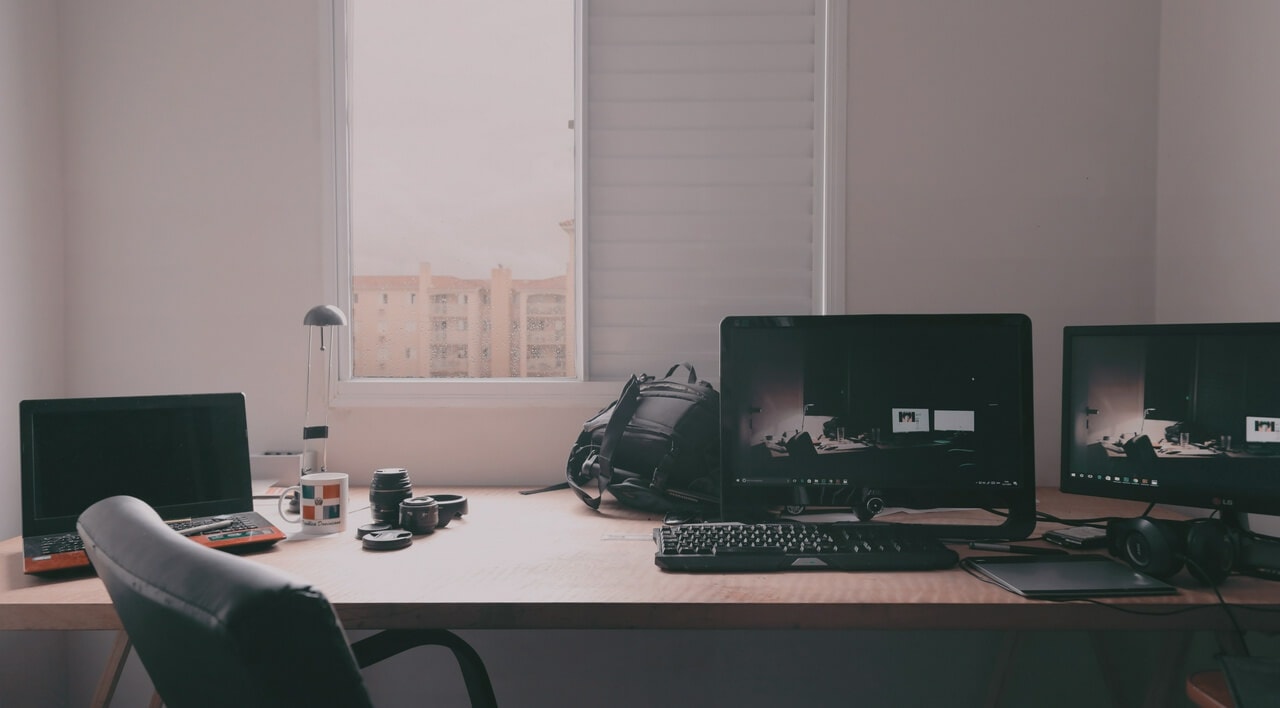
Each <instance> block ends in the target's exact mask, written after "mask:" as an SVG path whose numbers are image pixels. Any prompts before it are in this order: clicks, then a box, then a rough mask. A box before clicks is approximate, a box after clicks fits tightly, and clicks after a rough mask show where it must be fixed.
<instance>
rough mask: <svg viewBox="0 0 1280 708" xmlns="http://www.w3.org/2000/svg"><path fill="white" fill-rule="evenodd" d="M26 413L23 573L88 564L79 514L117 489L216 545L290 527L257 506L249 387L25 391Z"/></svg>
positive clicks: (22, 408)
mask: <svg viewBox="0 0 1280 708" xmlns="http://www.w3.org/2000/svg"><path fill="white" fill-rule="evenodd" d="M18 417H19V429H20V432H21V436H22V437H21V452H22V462H21V473H22V540H23V559H22V569H23V572H24V573H29V574H41V573H51V572H55V571H66V570H70V569H75V568H86V567H88V566H89V559H88V556H86V555H85V553H84V550H83V546H82V545H81V544H80V538H79V535H78V534H77V533H76V519H77V518H79V516H80V513H81V512H82V511H84V510H85V509H87V508H88V507H89V506H90V505H92V504H93V503H94V502H97V501H99V500H101V499H105V498H107V497H110V496H115V495H118V494H127V495H130V496H134V497H138V498H139V499H142V500H143V501H145V502H147V503H148V504H150V505H151V506H152V507H154V508H155V509H156V511H157V512H159V514H160V515H161V517H163V518H164V519H166V520H168V521H169V524H170V526H173V527H174V528H175V530H176V532H178V533H183V534H184V535H188V536H189V537H190V538H192V539H193V540H194V541H196V542H199V543H202V544H204V545H207V546H211V547H214V548H222V549H229V550H248V549H256V548H261V547H265V546H269V545H271V544H273V543H275V542H277V541H280V540H282V539H284V538H285V537H286V535H285V533H284V532H283V531H281V530H280V529H279V528H278V527H276V526H275V525H274V524H272V523H271V522H270V521H269V520H267V519H266V518H265V517H264V516H262V515H261V514H259V513H257V512H255V511H254V510H253V492H252V482H251V479H250V472H249V439H248V426H247V423H246V416H245V400H244V395H243V394H241V393H202V394H183V395H164V396H124V397H109V398H59V399H43V400H25V401H22V402H21V403H20V404H19V406H18Z"/></svg>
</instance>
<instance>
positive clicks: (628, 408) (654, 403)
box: [565, 363, 720, 513]
mask: <svg viewBox="0 0 1280 708" xmlns="http://www.w3.org/2000/svg"><path fill="white" fill-rule="evenodd" d="M682 367H683V368H685V369H688V370H689V376H688V379H687V380H677V379H673V378H671V376H672V374H674V373H675V372H676V370H677V369H680V368H682ZM565 474H566V477H567V478H568V483H569V486H570V487H572V488H573V490H574V491H575V492H576V493H577V494H578V497H579V498H581V499H582V501H583V502H585V503H586V504H587V506H589V507H591V508H592V509H598V508H600V500H601V498H602V497H603V496H604V492H605V491H608V492H609V493H610V494H612V495H613V496H614V497H615V498H616V499H617V500H618V501H619V502H620V503H622V504H623V505H625V506H629V507H633V508H636V509H643V510H645V511H651V512H659V513H666V512H670V511H699V512H701V511H712V510H715V509H717V507H718V505H719V499H720V394H719V393H717V392H716V390H715V389H714V388H713V387H712V386H711V384H709V383H707V382H706V381H699V380H698V374H697V372H696V371H694V368H693V366H691V365H690V364H687V363H680V364H676V365H675V366H673V367H671V368H670V369H668V370H667V375H666V376H664V377H662V378H660V379H659V378H654V377H652V376H649V375H648V374H639V375H635V376H632V377H631V379H630V380H629V381H627V383H626V385H625V386H623V388H622V394H621V395H620V396H619V397H618V400H616V401H614V402H613V403H611V404H609V405H608V406H606V407H605V408H603V409H601V411H600V412H599V413H597V414H596V415H595V416H593V417H592V418H591V419H590V420H588V421H587V422H586V423H584V424H583V426H582V432H581V433H580V434H579V435H578V438H577V440H576V441H575V442H574V444H573V449H572V450H571V451H570V452H569V462H568V465H567V466H566V470H565ZM590 487H594V490H591V489H589V488H590Z"/></svg>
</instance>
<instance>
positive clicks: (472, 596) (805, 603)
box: [0, 488, 1280, 706]
mask: <svg viewBox="0 0 1280 708" xmlns="http://www.w3.org/2000/svg"><path fill="white" fill-rule="evenodd" d="M436 491H439V492H442V493H443V492H451V493H462V494H465V495H466V496H467V497H468V498H469V501H470V512H469V514H468V515H467V516H465V517H463V518H461V519H457V520H455V521H453V522H452V523H451V524H450V525H449V526H448V527H446V528H444V529H440V530H438V531H436V532H435V533H434V534H432V535H430V536H424V537H418V538H417V540H415V542H414V544H413V545H412V546H410V547H409V548H406V549H403V550H398V551H386V552H373V551H365V550H363V549H362V547H361V545H360V544H359V543H358V542H357V541H356V540H355V531H354V529H355V526H358V525H359V524H361V523H366V522H367V521H368V510H367V508H364V509H362V510H360V511H357V512H356V513H355V514H354V515H353V517H352V518H351V519H350V522H351V526H350V531H349V532H348V533H346V534H341V535H335V536H331V537H302V536H295V537H293V538H290V539H289V540H286V541H282V542H281V543H279V544H277V545H276V546H275V547H274V548H271V549H269V550H266V551H263V552H258V553H254V554H252V555H251V556H249V557H250V558H252V559H254V560H255V561H257V562H261V563H265V564H267V565H271V566H274V567H276V568H279V569H281V570H284V571H286V572H289V573H293V574H294V575H296V576H299V577H300V578H303V579H305V580H307V581H309V582H311V583H312V584H314V585H316V586H318V587H319V588H320V589H322V590H323V591H324V592H325V594H326V595H327V596H328V597H329V599H330V601H331V602H332V603H333V605H334V607H335V609H336V611H337V613H338V615H339V616H340V617H341V619H342V622H343V624H344V625H345V626H346V627H347V628H348V629H353V630H355V629H384V628H397V627H403V628H418V627H428V628H433V627H434V628H448V629H455V630H467V629H534V630H537V629H686V630H687V629H706V630H716V629H841V630H856V629H872V630H876V629H888V630H913V629H921V630H930V629H933V630H939V629H945V630H999V631H1003V632H1005V637H1006V641H1005V643H1004V645H1003V647H1002V648H1001V650H1000V652H999V654H998V656H997V657H996V661H995V662H994V666H993V668H992V672H991V676H990V678H989V682H988V684H989V688H988V701H987V705H991V706H995V705H999V703H1000V700H1001V696H1002V693H1003V690H1004V686H1005V682H1006V679H1007V677H1008V676H1009V674H1010V673H1011V671H1012V668H1011V667H1012V666H1013V664H1014V662H1015V658H1016V655H1017V650H1018V637H1019V635H1020V633H1021V632H1022V631H1024V630H1096V632H1093V633H1091V634H1092V636H1094V639H1095V642H1094V645H1095V651H1096V652H1097V653H1098V654H1099V655H1104V654H1106V653H1107V652H1108V651H1109V646H1108V643H1107V642H1106V641H1105V640H1103V639H1102V637H1103V634H1102V632H1103V631H1112V630H1127V629H1142V630H1167V631H1170V632H1171V635H1170V636H1171V637H1173V638H1177V640H1175V641H1170V642H1167V643H1166V644H1165V645H1164V646H1163V647H1162V649H1161V652H1162V654H1161V656H1160V657H1159V662H1160V666H1162V667H1163V668H1162V669H1161V671H1160V672H1159V673H1157V674H1156V675H1157V676H1163V677H1167V679H1168V680H1167V681H1166V682H1164V683H1163V684H1162V683H1161V682H1159V681H1156V682H1153V683H1152V684H1150V685H1148V687H1147V689H1148V695H1147V699H1146V705H1148V706H1160V705H1166V704H1167V701H1168V699H1169V697H1170V695H1171V691H1174V690H1177V689H1178V688H1179V687H1181V685H1182V683H1181V682H1182V666H1183V663H1184V661H1185V659H1184V657H1185V654H1186V651H1187V646H1188V641H1189V638H1190V632H1192V631H1212V632H1216V633H1218V635H1219V636H1220V637H1225V638H1227V639H1230V638H1231V635H1230V632H1231V629H1232V625H1231V622H1230V619H1229V618H1228V617H1227V615H1226V613H1225V612H1224V611H1223V610H1222V608H1220V607H1219V606H1218V600H1217V598H1216V597H1215V596H1214V594H1213V593H1212V591H1210V590H1208V589H1204V588H1200V587H1197V586H1196V585H1195V584H1194V582H1193V581H1192V580H1191V579H1190V577H1189V576H1187V575H1186V574H1185V573H1183V574H1180V575H1178V576H1176V577H1175V578H1174V580H1173V582H1174V584H1175V585H1178V586H1179V587H1180V588H1181V591H1180V593H1179V594H1178V595H1174V596H1163V597H1150V598H1126V599H1113V600H1107V601H1105V604H1095V603H1089V602H1046V601H1036V600H1027V599H1024V598H1022V597H1020V596H1017V595H1014V594H1013V593H1010V592H1007V591H1005V590H1003V589H1001V588H998V587H996V586H993V585H989V584H986V583H984V582H982V581H980V580H978V579H977V578H974V577H972V576H970V575H969V574H968V573H966V572H965V571H963V570H961V569H959V568H956V569H951V570H943V571H918V572H897V573H894V572H859V573H842V572H828V571H806V572H786V573H766V574H684V573H668V572H664V571H662V570H660V569H658V568H657V567H656V566H655V565H654V563H653V554H654V546H653V542H652V540H651V539H650V532H651V530H652V529H653V528H654V526H656V525H657V524H658V523H660V522H659V520H658V518H657V517H655V516H652V515H648V514H644V513H641V512H635V511H631V510H627V509H623V508H620V507H618V506H617V505H614V504H606V505H605V508H604V510H603V511H602V512H594V511H592V510H590V509H588V508H587V507H586V506H585V505H584V504H582V502H580V501H579V500H578V498H577V497H576V496H574V495H573V494H571V493H569V492H547V493H543V494H536V495H531V496H522V495H520V494H519V493H518V491H519V490H517V489H505V488H485V489H441V490H436ZM352 498H353V499H354V500H356V501H357V502H359V503H363V502H364V500H366V499H367V498H368V496H367V490H366V489H353V490H352ZM1039 504H1040V508H1041V509H1042V510H1044V511H1047V512H1048V513H1051V514H1054V515H1055V516H1058V517H1065V518H1072V517H1085V516H1135V515H1137V514H1140V513H1141V512H1142V509H1143V505H1141V504H1138V503H1134V502H1126V501H1120V500H1104V499H1091V498H1087V497H1075V496H1069V495H1062V494H1060V493H1059V492H1057V491H1056V490H1052V489H1041V490H1039ZM259 510H260V511H262V512H263V513H265V514H267V515H268V516H272V517H274V516H275V514H276V512H275V503H274V502H263V503H261V504H260V506H259ZM925 516H928V517H931V518H936V520H937V521H938V522H939V523H956V522H957V521H959V520H962V519H964V518H967V517H970V516H977V517H981V519H982V521H983V523H990V518H989V517H988V516H987V515H985V514H983V513H982V512H946V513H945V514H943V513H939V514H936V515H934V514H929V515H925ZM890 518H892V517H890ZM918 518H919V517H912V521H916V520H918ZM1054 527H1056V525H1055V524H1041V525H1040V526H1039V527H1037V529H1036V533H1037V534H1039V533H1043V532H1044V531H1046V530H1048V529H1050V528H1054ZM20 550H21V540H20V539H16V538H15V539H9V540H6V541H3V542H0V564H3V568H2V569H0V630H112V629H119V628H120V624H119V622H118V620H117V619H116V615H115V610H114V609H113V608H112V606H111V601H110V599H109V598H108V596H107V593H106V590H105V589H104V588H103V586H102V584H101V582H99V581H98V579H97V578H96V577H93V576H84V577H76V578H62V579H54V578H38V577H32V576H26V575H23V574H22V570H21V568H22V563H21V558H20ZM960 553H961V554H962V555H968V554H972V553H973V552H972V551H969V550H968V549H967V548H963V549H960ZM1222 593H1223V596H1224V597H1225V599H1226V600H1227V602H1229V603H1231V604H1232V605H1233V606H1234V607H1236V608H1237V609H1236V610H1235V615H1236V617H1237V618H1238V619H1239V621H1240V623H1241V625H1242V626H1243V627H1245V628H1246V629H1248V630H1261V631H1275V630H1280V585H1277V584H1276V583H1273V582H1269V581H1265V580H1258V579H1254V578H1245V577H1232V578H1230V579H1229V580H1228V582H1227V583H1226V584H1225V585H1224V587H1223V589H1222ZM1112 606H1122V607H1123V608H1124V609H1125V610H1129V611H1130V612H1122V611H1119V610H1117V609H1115V608H1114V607H1112ZM1182 610H1186V611H1182ZM1134 612H1138V613H1144V614H1135V613H1134ZM127 652H128V644H127V641H125V640H124V635H123V634H121V635H120V638H119V639H118V640H117V644H116V647H115V649H114V650H113V655H112V658H111V660H110V662H109V665H108V669H107V672H106V673H104V675H103V681H102V683H101V684H100V685H99V694H98V695H99V696H104V697H105V698H104V699H103V700H101V701H99V702H98V703H97V704H98V705H102V704H105V703H106V702H107V701H109V697H110V694H111V692H112V691H113V690H114V686H115V681H116V680H117V679H118V677H119V671H120V668H121V667H122V664H123V659H124V657H126V656H127ZM1102 663H1103V665H1104V666H1106V665H1107V664H1109V663H1110V662H1102ZM1105 678H1107V680H1108V682H1109V683H1110V685H1111V686H1112V689H1111V690H1112V693H1113V694H1114V695H1118V692H1117V690H1116V688H1115V686H1117V685H1119V684H1120V682H1123V681H1126V680H1132V678H1133V677H1131V676H1126V675H1110V674H1108V675H1106V676H1105ZM95 700H97V697H95Z"/></svg>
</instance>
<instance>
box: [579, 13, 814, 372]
mask: <svg viewBox="0 0 1280 708" xmlns="http://www.w3.org/2000/svg"><path fill="white" fill-rule="evenodd" d="M586 11H587V13H588V14H587V17H586V29H587V45H586V52H587V53H586V57H585V70H586V83H585V89H584V96H585V99H586V106H585V111H584V124H585V127H586V134H585V136H584V146H585V165H586V170H585V175H584V176H585V181H584V196H585V206H584V222H585V225H584V234H583V235H584V243H585V248H584V251H585V253H584V258H585V271H586V291H585V292H586V324H587V330H586V340H587V341H586V347H587V351H588V369H589V375H590V376H591V378H593V379H620V378H625V377H626V376H628V375H630V374H631V373H635V372H638V371H646V372H650V373H653V372H656V371H659V370H665V367H667V366H669V365H670V364H672V363H674V362H676V361H684V360H688V361H691V362H692V363H694V364H695V366H697V367H699V372H700V373H701V374H703V375H704V376H710V377H715V376H717V375H718V371H717V368H718V363H719V323H720V320H721V319H722V318H723V317H725V316H726V315H730V314H803V313H808V312H812V311H813V280H814V273H813V267H814V262H815V260H814V248H815V245H814V244H815V240H816V237H815V233H816V227H815V224H816V221H817V220H816V219H815V216H814V210H815V204H816V203H817V201H816V200H817V195H816V194H815V190H816V186H815V185H817V184H819V179H818V178H817V175H818V174H819V172H820V165H819V164H818V160H817V159H816V158H815V131H817V130H819V127H820V121H821V118H820V111H821V106H820V105H819V103H820V102H819V101H818V100H816V99H815V92H816V89H815V87H816V86H817V83H818V82H817V76H816V73H815V71H816V70H815V66H817V65H818V64H819V51H820V49H819V41H818V32H819V27H818V24H819V21H818V12H817V5H816V2H814V1H812V0H745V1H740V0H679V1H678V2H676V1H673V2H665V1H660V2H657V3H652V2H645V3H628V2H620V1H616V0H614V1H605V2H589V3H587V4H586Z"/></svg>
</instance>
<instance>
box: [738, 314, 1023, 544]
mask: <svg viewBox="0 0 1280 708" xmlns="http://www.w3.org/2000/svg"><path fill="white" fill-rule="evenodd" d="M930 324H948V325H972V326H982V327H992V326H1000V327H1009V328H1012V329H1013V330H1014V331H1015V335H1016V340H1017V342H1018V352H1017V360H1018V362H1019V364H1018V366H1019V371H1018V372H1016V376H1017V381H1018V387H1019V391H1018V394H1019V401H1018V420H1019V421H1020V425H1019V428H1020V430H1019V443H1020V449H1019V450H1018V452H1017V454H1016V457H1017V459H1018V460H1019V461H1020V462H1019V469H1018V470H1017V471H1016V472H1017V477H1016V481H1017V485H1016V486H1010V487H995V486H993V487H990V488H984V489H980V490H979V489H960V488H951V489H947V490H943V491H941V492H939V491H937V490H926V489H923V488H920V487H907V488H893V487H882V488H880V489H879V491H880V492H882V493H883V498H884V500H885V502H886V504H887V506H890V507H899V506H900V507H907V508H912V509H943V508H954V507H956V506H957V504H955V503H954V502H955V501H956V500H957V499H960V498H961V497H962V496H963V499H964V502H965V503H964V504H963V506H964V507H966V508H977V509H983V510H994V511H995V513H994V514H992V515H991V520H992V521H993V523H990V524H987V523H981V522H975V523H972V524H970V523H963V524H942V523H930V522H929V521H928V520H927V519H923V517H917V516H915V515H913V517H912V518H921V519H922V520H921V521H920V522H915V521H901V520H899V519H901V518H902V517H901V516H895V517H874V518H873V519H872V521H875V522H887V523H895V524H903V525H908V526H920V527H924V528H927V529H929V530H930V532H931V533H934V534H936V535H938V536H939V537H943V538H953V539H957V540H959V539H966V540H968V539H972V540H995V539H1023V538H1027V537H1028V536H1029V535H1030V534H1031V532H1032V531H1033V530H1034V528H1035V524H1036V495H1035V487H1036V471H1035V425H1034V416H1033V411H1034V405H1035V402H1034V391H1033V377H1032V333H1031V320H1030V318H1029V317H1027V316H1026V315H1024V314H1018V313H978V314H844V315H794V316H752V315H737V316H730V317H726V318H724V320H722V322H721V325H720V328H721V337H720V340H721V364H722V367H723V364H724V361H725V360H726V356H727V355H728V354H729V351H728V349H729V346H728V344H727V342H728V336H729V331H730V330H732V329H734V328H738V327H784V326H787V327H794V326H801V327H814V326H827V327H840V326H862V327H867V328H891V327H894V326H902V325H909V326H911V327H916V328H919V327H922V326H928V325H930ZM721 373H722V376H721V381H720V384H721V401H722V405H723V402H724V400H725V399H726V398H732V397H733V395H734V392H733V391H732V390H731V388H732V386H733V385H734V384H733V383H732V382H729V383H726V382H725V380H724V377H723V371H722V372H721ZM726 386H728V387H730V390H728V391H726V390H725V387H726ZM734 437H735V433H734V430H733V429H732V428H731V423H730V421H728V420H727V417H726V416H722V417H721V451H722V453H721V454H722V456H723V457H722V464H721V517H722V518H723V519H724V520H729V521H738V520H744V521H751V520H758V519H760V518H761V510H762V509H764V508H767V507H776V506H778V505H779V504H780V503H781V504H782V505H783V506H785V505H786V504H787V503H788V502H787V501H785V500H784V499H781V498H780V497H779V492H778V491H777V488H767V489H764V490H761V489H752V488H749V487H744V486H743V485H735V484H733V482H732V475H733V467H734V464H735V458H734V456H735V452H734V451H733V450H732V449H731V448H730V447H729V445H728V444H726V441H727V440H732V439H734ZM974 502H981V503H980V504H978V503H974Z"/></svg>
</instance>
